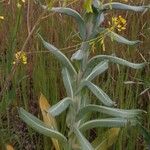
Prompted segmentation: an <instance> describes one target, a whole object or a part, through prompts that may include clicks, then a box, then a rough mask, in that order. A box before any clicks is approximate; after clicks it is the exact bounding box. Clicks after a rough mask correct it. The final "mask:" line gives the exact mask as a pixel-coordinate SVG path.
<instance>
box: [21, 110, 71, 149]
mask: <svg viewBox="0 0 150 150" xmlns="http://www.w3.org/2000/svg"><path fill="white" fill-rule="evenodd" d="M19 116H20V118H21V119H22V120H23V121H24V122H25V123H26V124H27V125H29V126H30V127H31V128H33V129H34V130H36V131H37V132H39V133H41V134H44V135H45V136H48V137H51V138H55V139H58V140H59V141H60V142H62V143H63V146H64V148H67V145H68V144H67V143H68V142H67V139H66V137H65V136H64V135H62V134H61V133H60V132H58V131H56V130H54V129H52V128H50V127H49V126H47V125H46V124H44V122H42V121H41V120H39V119H38V118H37V117H35V116H33V115H32V114H30V113H28V112H27V111H25V110H24V109H23V108H20V109H19Z"/></svg>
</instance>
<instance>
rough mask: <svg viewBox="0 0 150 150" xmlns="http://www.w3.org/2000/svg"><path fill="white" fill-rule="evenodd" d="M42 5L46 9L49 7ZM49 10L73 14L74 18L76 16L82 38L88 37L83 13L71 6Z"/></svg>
mask: <svg viewBox="0 0 150 150" xmlns="http://www.w3.org/2000/svg"><path fill="white" fill-rule="evenodd" d="M42 7H43V8H44V9H47V7H46V6H42ZM49 11H51V12H57V13H62V14H65V15H68V16H72V17H73V18H75V19H76V22H77V24H78V27H79V32H80V35H81V37H82V39H85V38H86V28H85V22H84V20H83V18H82V17H81V15H80V14H79V13H78V12H77V11H75V10H73V9H71V8H65V7H52V8H51V9H50V10H49Z"/></svg>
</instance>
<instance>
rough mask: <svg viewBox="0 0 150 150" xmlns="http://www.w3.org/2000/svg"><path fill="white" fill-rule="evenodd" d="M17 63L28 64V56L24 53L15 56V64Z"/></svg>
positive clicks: (20, 52)
mask: <svg viewBox="0 0 150 150" xmlns="http://www.w3.org/2000/svg"><path fill="white" fill-rule="evenodd" d="M16 61H20V62H21V63H22V64H24V65H26V64H27V54H26V53H25V52H23V51H19V52H17V53H16V54H15V61H14V62H13V64H16Z"/></svg>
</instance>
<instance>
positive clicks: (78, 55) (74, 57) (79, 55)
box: [71, 49, 83, 61]
mask: <svg viewBox="0 0 150 150" xmlns="http://www.w3.org/2000/svg"><path fill="white" fill-rule="evenodd" d="M82 59H83V51H82V50H80V49H79V50H78V51H76V52H75V53H74V54H73V55H72V57H71V60H72V61H73V60H82Z"/></svg>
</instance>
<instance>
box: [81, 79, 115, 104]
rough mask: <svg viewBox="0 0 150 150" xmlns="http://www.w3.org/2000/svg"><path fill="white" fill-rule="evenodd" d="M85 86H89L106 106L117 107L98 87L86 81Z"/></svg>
mask: <svg viewBox="0 0 150 150" xmlns="http://www.w3.org/2000/svg"><path fill="white" fill-rule="evenodd" d="M83 84H84V86H87V87H88V89H89V90H91V92H92V93H93V94H94V95H95V96H96V97H97V98H98V99H99V100H100V101H101V102H102V103H103V104H104V105H106V106H113V105H115V102H113V101H112V100H111V99H110V98H109V96H108V95H107V94H106V93H105V92H104V91H103V90H102V89H100V88H99V87H98V86H97V85H95V84H93V83H91V82H89V81H84V82H83Z"/></svg>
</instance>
